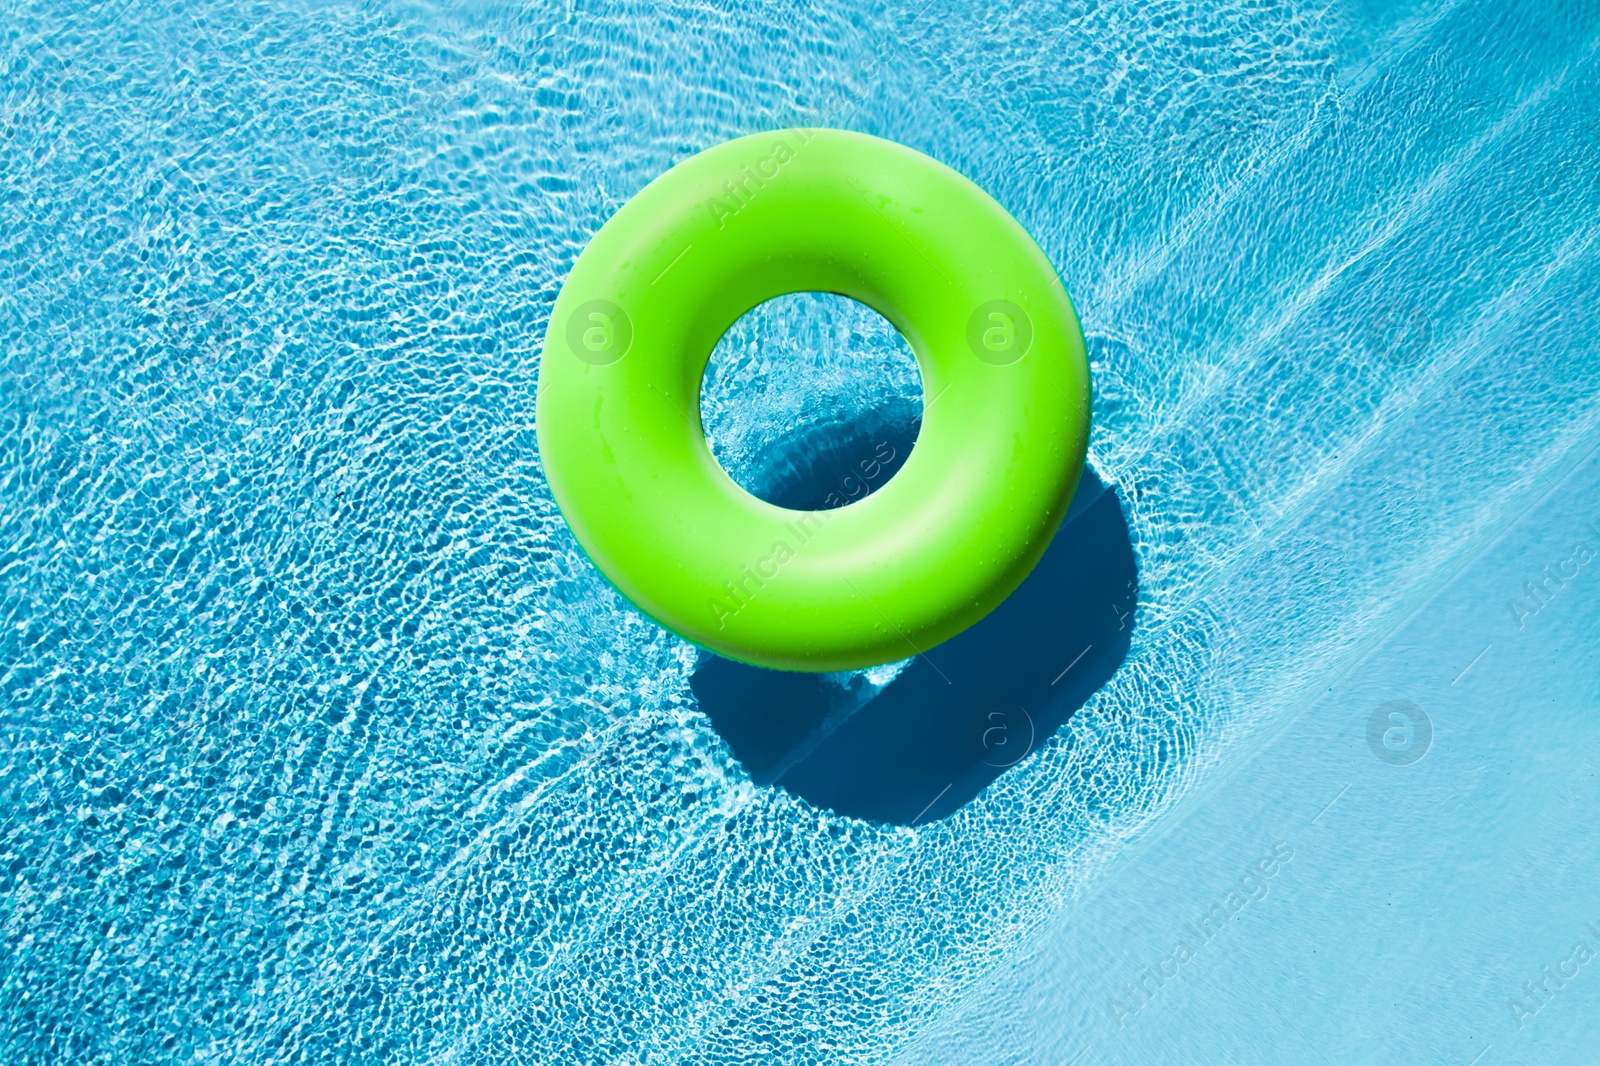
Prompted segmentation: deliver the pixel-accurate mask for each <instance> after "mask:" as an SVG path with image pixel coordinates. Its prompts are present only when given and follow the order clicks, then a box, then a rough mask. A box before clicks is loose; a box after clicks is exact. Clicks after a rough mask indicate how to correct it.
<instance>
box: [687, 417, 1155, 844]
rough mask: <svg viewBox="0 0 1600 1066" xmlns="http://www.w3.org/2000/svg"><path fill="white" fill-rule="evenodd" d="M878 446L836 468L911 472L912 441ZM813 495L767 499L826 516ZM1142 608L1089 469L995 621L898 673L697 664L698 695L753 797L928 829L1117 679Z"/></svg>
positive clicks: (1114, 512) (1109, 500) (1129, 561)
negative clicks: (877, 461)
mask: <svg viewBox="0 0 1600 1066" xmlns="http://www.w3.org/2000/svg"><path fill="white" fill-rule="evenodd" d="M896 438H898V439H896ZM876 439H877V441H878V443H877V444H874V441H873V440H872V439H863V438H861V437H857V438H856V440H855V441H854V442H853V449H841V448H834V449H829V450H830V451H832V452H833V453H834V457H835V458H837V457H838V456H839V455H840V454H841V453H844V454H848V452H849V451H850V450H854V451H858V452H859V453H860V454H874V449H875V448H876V449H877V452H876V453H877V454H879V455H880V456H881V454H882V453H883V451H884V450H885V449H894V454H895V456H896V458H897V459H899V460H900V461H902V462H903V460H904V456H905V455H906V454H907V453H909V451H910V445H911V442H913V441H914V440H915V439H916V432H915V428H914V427H913V428H911V429H910V430H909V431H902V432H900V433H893V432H885V431H883V430H880V431H879V433H878V434H877V438H876ZM885 440H888V441H891V443H889V444H887V445H886V444H884V443H883V442H884V441H885ZM892 465H893V466H894V467H896V468H897V467H898V463H893V464H892ZM846 469H848V467H847V468H846ZM788 472H789V473H790V474H791V475H792V474H793V468H792V467H791V468H790V470H789V471H788ZM892 474H893V469H888V470H887V471H886V472H885V473H884V474H882V475H881V480H887V478H888V477H889V476H892ZM806 480H809V481H812V482H816V481H818V480H821V482H822V483H823V484H827V483H830V482H831V483H832V484H834V485H837V484H839V480H838V479H829V478H821V479H818V478H816V477H811V478H808V479H806ZM806 495H807V494H806V492H805V491H804V487H803V486H802V487H801V490H800V491H799V492H798V494H797V493H796V492H795V491H790V492H789V493H787V494H784V493H779V494H776V495H775V496H769V497H768V498H769V499H771V500H772V502H775V503H780V504H782V505H784V506H792V507H801V506H810V507H815V506H817V505H818V504H817V503H816V502H815V501H810V500H808V499H806V498H805V497H806ZM785 496H786V497H787V498H783V497H785ZM796 500H799V502H794V501H796ZM1137 602H1138V596H1137V571H1136V566H1135V563H1134V554H1133V546H1132V543H1131V541H1130V538H1129V535H1128V525H1127V521H1126V520H1125V518H1124V517H1123V514H1122V507H1121V505H1120V503H1119V502H1118V499H1117V494H1116V490H1115V489H1112V488H1109V487H1108V486H1106V485H1105V484H1104V483H1102V482H1101V480H1100V478H1099V477H1098V476H1097V475H1096V474H1095V472H1094V471H1093V470H1092V469H1090V468H1089V467H1088V466H1087V465H1085V467H1084V470H1083V477H1082V479H1081V480H1080V481H1079V483H1078V488H1077V492H1076V493H1075V494H1074V496H1073V499H1072V504H1071V506H1070V507H1069V509H1068V511H1067V515H1066V518H1065V519H1064V520H1063V521H1062V524H1061V529H1060V530H1059V531H1058V532H1057V533H1056V536H1055V539H1054V540H1053V541H1051V543H1050V547H1049V548H1048V549H1047V550H1046V551H1045V554H1044V557H1043V558H1042V559H1040V561H1039V565H1038V566H1037V567H1035V568H1034V570H1033V572H1032V573H1031V574H1030V575H1029V576H1028V578H1027V580H1025V581H1024V582H1023V583H1022V585H1021V586H1020V587H1019V588H1018V589H1017V590H1016V591H1015V592H1013V593H1012V594H1011V596H1010V597H1009V598H1007V599H1006V601H1005V602H1004V603H1002V604H1001V605H1000V606H999V607H997V608H996V609H995V610H994V611H993V612H992V613H991V614H989V615H988V617H986V618H984V619H983V620H982V621H980V622H978V623H977V624H976V625H974V626H972V627H971V628H970V629H968V630H966V631H965V632H963V633H961V634H959V635H957V636H955V637H953V638H951V639H950V640H947V641H945V642H944V643H943V644H940V645H938V646H937V647H935V648H931V649H929V650H928V651H927V652H926V653H925V654H922V655H918V656H916V657H915V658H913V659H912V660H910V662H909V663H907V664H906V665H905V666H904V668H903V669H900V670H899V671H898V673H896V667H895V666H894V665H890V666H886V667H878V668H876V669H875V670H865V671H855V672H852V673H847V674H806V673H790V672H787V671H782V670H767V669H763V668H761V667H756V666H749V665H747V664H744V663H739V662H734V661H732V660H729V659H724V658H721V657H719V656H714V655H712V654H710V653H709V652H702V653H701V659H700V662H699V664H698V665H697V667H696V669H695V672H694V675H693V677H692V678H691V680H690V687H691V688H692V689H693V691H694V693H695V696H696V697H697V698H698V699H699V701H700V706H701V708H702V709H703V710H704V711H705V712H706V713H707V714H708V715H709V716H710V718H711V721H712V724H713V725H715V727H716V729H717V731H718V732H719V733H720V734H721V735H722V737H723V739H724V740H726V741H727V743H728V745H729V747H730V748H731V749H732V750H733V754H734V756H735V757H736V758H737V759H738V760H739V762H740V763H741V764H742V765H743V766H744V768H745V770H746V772H748V773H749V774H750V776H751V778H752V779H753V780H754V781H755V782H756V783H757V784H760V785H778V786H780V787H782V788H784V789H787V790H788V791H789V792H791V793H793V794H795V795H797V796H799V797H800V798H802V799H804V800H806V801H807V802H809V803H812V804H814V805H816V806H818V807H825V808H828V809H830V810H833V811H835V812H837V813H839V814H843V815H847V816H850V817H855V818H865V819H871V820H874V821H880V822H889V823H893V824H897V825H918V824H923V823H926V822H929V821H933V820H935V819H939V818H943V817H945V816H947V815H949V814H951V813H953V812H954V811H956V810H958V809H960V808H961V807H962V806H964V805H965V804H967V803H968V802H970V801H971V800H972V799H973V798H974V797H975V796H977V795H978V793H979V792H981V791H982V790H983V789H984V787H985V786H987V785H988V784H989V783H990V782H991V781H993V780H994V779H995V778H997V777H999V776H1000V775H1001V774H1002V773H1004V772H1005V771H1006V770H1007V769H1009V768H1010V767H1012V766H1015V765H1017V764H1018V763H1020V762H1021V761H1022V760H1023V759H1024V758H1026V757H1027V756H1028V754H1029V753H1030V752H1032V751H1034V750H1035V749H1037V748H1038V747H1039V746H1041V745H1042V744H1043V743H1044V742H1045V741H1046V740H1047V739H1048V738H1049V737H1050V736H1051V734H1053V733H1054V732H1055V731H1056V730H1057V729H1058V728H1060V726H1061V724H1062V723H1063V722H1065V721H1066V720H1067V719H1068V718H1069V717H1071V715H1072V713H1073V712H1074V711H1076V710H1077V709H1078V708H1079V707H1081V706H1083V704H1084V702H1085V701H1086V700H1088V698H1089V697H1090V696H1092V695H1093V694H1094V693H1095V691H1096V690H1098V689H1099V688H1100V687H1101V686H1102V685H1104V684H1105V683H1106V682H1107V681H1108V680H1110V679H1111V676H1112V675H1113V674H1114V673H1116V670H1117V668H1118V667H1119V666H1120V665H1121V664H1122V661H1123V659H1124V658H1125V657H1126V655H1127V653H1128V646H1129V641H1130V639H1131V637H1132V635H1133V625H1134V609H1135V605H1136V604H1137ZM908 650H909V649H908Z"/></svg>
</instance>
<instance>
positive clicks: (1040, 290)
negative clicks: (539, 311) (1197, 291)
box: [536, 129, 1089, 671]
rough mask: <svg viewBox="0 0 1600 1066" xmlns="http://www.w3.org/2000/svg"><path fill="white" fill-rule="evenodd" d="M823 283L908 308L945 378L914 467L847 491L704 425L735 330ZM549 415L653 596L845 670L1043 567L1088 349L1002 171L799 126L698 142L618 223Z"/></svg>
mask: <svg viewBox="0 0 1600 1066" xmlns="http://www.w3.org/2000/svg"><path fill="white" fill-rule="evenodd" d="M808 291H809V292H833V293H840V294H842V295H845V296H849V297H851V298H853V299H855V300H859V301H860V302H862V303H864V304H867V305H868V306H870V307H872V308H874V309H875V310H877V311H878V312H879V313H880V314H882V315H883V316H884V317H885V318H887V319H888V320H889V321H890V322H891V323H893V324H894V326H895V328H896V329H898V330H899V331H900V333H901V335H902V336H904V337H905V338H906V340H907V341H908V342H909V343H910V345H911V349H912V351H913V352H914V353H915V354H916V358H917V365H918V367H919V368H920V370H921V373H922V386H923V396H924V405H923V421H922V428H921V431H920V434H919V436H918V438H917V442H916V447H915V448H914V449H913V450H912V452H911V455H910V457H909V458H908V459H907V460H906V463H905V465H904V466H903V467H902V468H901V469H900V471H899V472H898V473H896V474H895V476H894V477H893V478H891V479H890V480H889V481H888V483H887V484H885V485H884V486H883V487H882V488H881V489H879V491H877V492H875V493H873V494H872V495H870V496H865V497H863V498H861V499H858V500H856V501H855V502H853V503H849V504H847V505H845V506H842V507H839V508H836V509H833V510H827V511H791V510H787V509H784V508H781V507H776V506H774V505H772V504H769V503H765V502H763V501H762V500H759V499H757V498H756V497H754V496H752V495H751V494H750V493H748V492H746V491H745V490H744V489H742V488H740V487H739V486H738V485H737V484H735V483H734V481H733V480H732V479H731V478H730V477H729V476H728V475H727V473H726V472H725V471H723V469H722V467H721V466H719V465H718V463H717V461H716V459H715V458H713V457H712V455H711V450H710V448H709V447H708V446H707V444H706V439H705V433H704V431H703V430H702V428H701V425H700V382H701V378H702V376H703V375H704V373H705V366H706V362H707V360H708V359H709V358H710V355H711V351H712V349H713V348H714V347H715V346H716V343H717V341H718V340H719V339H720V338H721V336H722V334H723V333H724V332H725V331H726V330H727V329H728V327H729V326H731V325H732V324H733V323H734V322H735V321H736V320H737V319H738V318H739V317H740V316H741V315H743V314H744V313H745V312H746V311H748V310H750V309H751V308H752V307H754V306H756V305H757V304H759V303H762V302H763V301H765V300H770V299H772V298H773V297H776V296H782V295H784V294H786V293H793V292H808ZM536 424H537V432H538V440H539V450H540V455H541V458H542V460H543V464H544V470H545V476H546V477H547V478H548V480H549V484H550V489H551V492H552V493H553V494H554V495H555V499H556V502H557V503H558V504H559V505H560V507H561V510H562V513H563V514H564V515H565V516H566V519H567V522H568V523H569V524H570V525H571V527H572V531H573V533H574V535H575V536H576V537H577V539H578V542H579V543H580V544H581V545H582V546H583V548H584V550H585V551H587V552H588V554H589V557H590V558H591V559H592V560H594V563H595V565H596V566H598V567H599V568H600V570H601V572H603V573H604V574H605V575H606V577H607V578H609V579H610V580H611V582H612V583H613V584H614V585H615V586H616V587H617V588H618V589H619V590H621V592H622V593H623V594H624V595H626V596H627V597H628V598H629V599H631V600H632V601H633V602H634V603H635V604H637V605H638V606H639V607H640V608H641V609H642V610H643V611H645V612H646V613H647V614H649V615H650V616H651V617H652V618H654V619H656V620H657V621H658V622H660V623H661V624H662V625H664V626H666V627H667V628H668V629H671V630H672V631H673V632H675V633H677V634H679V635H680V636H682V637H683V638H685V639H686V640H689V641H691V642H693V643H695V644H698V645H700V646H702V647H705V648H709V649H711V650H713V651H716V652H718V653H720V654H722V655H725V656H729V657H731V658H734V659H740V660H743V661H745V662H750V663H755V664H758V665H762V666H769V667H777V668H781V669H786V670H811V671H824V670H846V669H855V668H859V667H864V666H872V665H875V664H878V663H883V662H890V661H893V660H895V659H903V658H905V657H907V656H909V655H912V654H916V653H920V652H923V651H926V650H927V649H928V648H929V647H931V646H932V645H935V644H937V643H939V642H940V641H943V640H946V639H948V638H949V637H952V636H954V635H955V634H957V633H959V632H960V631H961V630H963V629H965V628H966V627H967V626H969V625H971V624H972V623H973V622H976V621H977V620H978V619H980V618H982V617H983V616H984V615H985V614H987V613H988V612H989V611H990V610H992V609H993V608H994V607H995V606H997V605H998V604H999V603H1000V601H1001V600H1003V599H1004V598H1005V597H1006V596H1007V595H1009V594H1010V593H1011V591H1012V590H1013V589H1015V588H1016V587H1017V585H1019V584H1020V583H1021V582H1022V579H1023V578H1024V577H1026V576H1027V574H1028V572H1029V571H1030V570H1031V569H1033V566H1034V564H1035V563H1036V562H1038V560H1039V556H1040V555H1041V554H1043V552H1044V549H1045V548H1046V547H1047V546H1048V544H1049V542H1050V538H1051V537H1052V536H1054V534H1055V531H1056V528H1057V527H1058V526H1059V525H1060V523H1061V518H1062V515H1063V514H1064V513H1065V511H1066V508H1067V504H1068V502H1069V501H1070V499H1071V496H1072V491H1073V488H1074V487H1075V486H1076V484H1077V481H1078V474H1079V472H1080V470H1081V469H1082V466H1083V459H1084V452H1085V449H1086V447H1087V443H1088V434H1089V368H1088V363H1087V362H1086V360H1085V358H1084V349H1083V335H1082V333H1081V331H1080V329H1079V326H1078V319H1077V315H1076V314H1075V313H1074V311H1073V308H1072V303H1071V301H1070V300H1069V299H1068V297H1067V293H1066V291H1065V290H1064V289H1063V288H1062V286H1061V282H1060V280H1059V279H1058V278H1057V277H1056V273H1055V270H1054V269H1053V268H1052V267H1051V265H1050V262H1049V260H1048V259H1046V258H1045V255H1044V253H1043V252H1042V251H1040V249H1039V247H1038V246H1037V245H1036V244H1035V243H1034V242H1033V240H1032V239H1031V238H1029V236H1028V234H1027V233H1026V232H1025V231H1024V230H1023V229H1022V227H1021V226H1020V225H1018V223H1017V222H1016V221H1015V220H1014V219H1013V218H1012V217H1011V216H1010V215H1008V214H1007V213H1006V211H1005V209H1004V208H1002V207H1001V206H1000V205H999V204H997V203H995V201H994V200H992V199H991V198H990V197H989V196H988V195H987V194H985V193H984V192H983V190H981V189H979V188H978V187H977V186H976V185H974V184H972V183H971V182H970V181H968V180H967V179H966V178H964V177H962V176H961V175H960V174H957V173H956V172H955V171H953V170H951V169H950V168H948V167H946V166H944V165H942V164H940V163H937V162H935V161H934V160H932V159H929V158H928V157H927V156H924V155H922V154H920V153H918V152H915V151H913V150H911V149H909V148H905V147H903V146H901V145H897V144H893V143H891V142H889V141H883V140H879V139H877V138H875V137H868V136H865V135H863V134H859V133H848V132H845V131H843V130H825V129H823V130H799V129H794V130H779V131H777V132H773V133H760V134H755V135H753V136H749V137H741V138H739V139H738V140H734V141H729V142H727V143H725V144H721V145H718V146H716V147H715V148H711V149H708V150H706V151H704V152H701V153H700V154H699V155H696V156H693V157H692V158H690V159H686V160H684V161H683V162H682V163H679V164H678V165H677V166H675V167H673V168H672V169H671V170H669V171H667V172H666V173H665V174H662V175H661V176H660V177H658V178H656V179H655V180H654V181H652V182H651V183H650V184H649V185H647V186H646V187H645V188H644V189H643V190H641V191H640V192H639V193H638V195H636V196H635V197H633V199H631V200H629V201H628V202H627V203H626V204H624V205H623V207H622V209H621V210H619V211H618V212H617V213H616V214H615V215H614V216H613V217H612V218H611V220H610V221H608V222H607V223H606V224H605V225H604V226H602V227H601V228H600V231H599V232H598V233H597V234H595V236H594V239H593V240H591V241H590V242H589V246H588V247H587V248H586V249H584V251H583V253H582V254H581V255H580V256H579V257H578V261H577V263H576V264H574V266H573V268H572V273H571V274H570V275H569V276H568V278H567V281H566V284H565V285H563V286H562V289H561V293H560V295H559V297H558V298H557V299H556V302H555V307H554V308H552V310H551V313H550V326H549V329H548V331H547V333H546V334H545V340H544V354H543V357H542V362H541V364H540V368H539V394H538V401H537V414H536ZM863 459H864V461H869V462H870V457H863ZM841 489H843V487H841ZM843 495H844V492H843V491H841V496H843Z"/></svg>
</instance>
